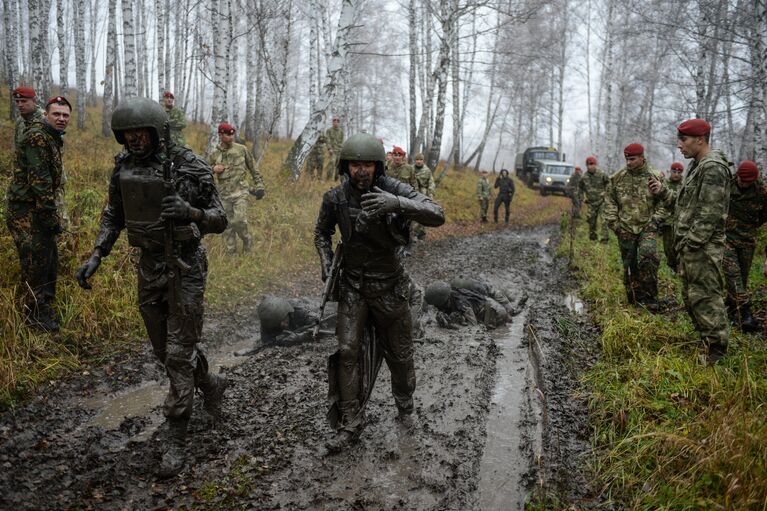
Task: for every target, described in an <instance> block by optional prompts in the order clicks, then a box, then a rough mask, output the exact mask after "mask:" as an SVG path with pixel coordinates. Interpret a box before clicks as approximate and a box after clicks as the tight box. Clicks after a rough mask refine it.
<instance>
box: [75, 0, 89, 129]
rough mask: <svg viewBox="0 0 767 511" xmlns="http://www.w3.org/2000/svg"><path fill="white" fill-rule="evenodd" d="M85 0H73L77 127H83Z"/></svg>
mask: <svg viewBox="0 0 767 511" xmlns="http://www.w3.org/2000/svg"><path fill="white" fill-rule="evenodd" d="M85 1H86V0H74V6H75V13H74V22H75V83H76V84H77V129H80V130H81V129H84V128H85V97H86V90H85V83H86V76H85V75H86V72H87V68H86V65H85Z"/></svg>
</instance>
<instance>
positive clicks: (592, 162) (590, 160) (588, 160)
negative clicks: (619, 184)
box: [586, 156, 597, 165]
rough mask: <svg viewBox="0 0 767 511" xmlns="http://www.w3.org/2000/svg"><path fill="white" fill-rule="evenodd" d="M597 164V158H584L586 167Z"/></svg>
mask: <svg viewBox="0 0 767 511" xmlns="http://www.w3.org/2000/svg"><path fill="white" fill-rule="evenodd" d="M596 164H597V158H596V156H589V157H588V158H586V165H596Z"/></svg>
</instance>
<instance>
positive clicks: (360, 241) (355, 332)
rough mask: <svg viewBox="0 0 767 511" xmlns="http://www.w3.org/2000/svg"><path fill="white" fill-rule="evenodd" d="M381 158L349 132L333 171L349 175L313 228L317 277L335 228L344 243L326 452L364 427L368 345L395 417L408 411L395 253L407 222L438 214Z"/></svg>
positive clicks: (376, 147) (406, 335)
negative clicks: (384, 375)
mask: <svg viewBox="0 0 767 511" xmlns="http://www.w3.org/2000/svg"><path fill="white" fill-rule="evenodd" d="M385 159H386V152H385V151H384V147H383V145H382V144H381V142H380V141H379V140H377V139H376V138H375V137H373V136H372V135H368V134H365V133H360V134H356V135H353V136H351V137H350V138H349V139H348V140H347V141H346V142H345V143H344V144H343V147H342V148H341V154H340V158H339V162H338V172H339V174H342V175H346V176H347V177H348V179H345V180H344V182H343V183H342V184H341V185H340V186H338V187H336V188H334V189H332V190H330V191H329V192H327V193H326V194H325V195H324V197H323V199H322V206H321V207H320V212H319V215H318V218H317V225H316V228H315V233H314V244H315V246H316V247H317V252H318V253H319V257H320V262H321V269H322V278H323V281H324V280H326V279H327V278H328V277H329V276H330V275H329V273H330V270H331V268H332V259H333V244H332V241H333V235H334V234H335V232H336V226H338V228H339V231H340V233H341V240H342V241H343V245H342V249H341V256H342V262H341V264H340V275H339V276H338V280H337V293H338V294H337V296H338V321H337V325H336V336H337V337H338V351H337V352H336V354H335V355H333V356H332V357H331V363H330V364H329V368H330V374H329V378H328V379H329V384H330V390H331V392H330V393H329V394H330V395H331V398H332V402H333V404H332V406H331V412H332V411H333V410H335V411H336V412H337V413H334V414H332V415H329V417H331V425H333V427H334V428H335V429H336V435H335V436H334V437H333V438H332V439H331V440H330V441H328V442H327V443H326V447H327V449H328V451H329V452H331V453H332V452H338V451H341V450H343V449H345V448H346V447H348V446H349V445H350V444H352V443H353V442H355V441H356V440H357V438H358V437H359V435H360V434H361V432H362V429H363V427H364V408H365V403H366V401H367V398H368V397H369V390H370V387H371V386H372V382H373V381H374V378H375V373H374V372H373V379H372V380H369V379H368V378H364V377H363V375H370V371H369V368H370V366H371V365H373V366H374V367H377V363H374V364H366V363H363V361H364V360H368V358H367V357H366V354H368V353H370V350H369V349H368V348H370V349H372V350H373V352H374V353H376V352H377V353H383V355H382V356H383V358H384V359H385V360H386V363H387V365H388V366H389V370H390V372H391V381H392V393H393V394H394V401H395V403H396V405H397V409H398V411H399V414H400V417H401V418H402V419H403V420H408V419H407V417H408V416H409V415H410V414H412V413H413V409H414V405H413V392H414V391H415V367H414V363H413V332H412V321H413V320H412V317H411V310H410V307H409V303H408V298H409V293H410V277H409V276H408V274H407V272H406V271H405V268H404V267H403V265H402V261H401V259H400V257H398V255H397V251H398V249H399V247H401V246H403V245H405V244H407V243H408V241H409V239H410V227H411V223H412V222H414V221H415V222H419V223H420V224H422V225H425V226H429V227H437V226H440V225H442V224H443V223H444V221H445V215H444V212H443V211H442V208H441V207H440V206H439V205H437V204H436V203H435V202H434V201H432V200H431V199H430V198H429V197H427V196H425V195H423V194H421V193H418V192H417V191H416V190H414V189H413V188H412V187H411V186H410V185H408V184H406V183H402V182H400V181H398V180H396V179H393V178H391V177H388V176H386V175H385V170H384V161H385ZM371 339H372V340H373V341H372V344H369V342H370V340H371ZM377 360H378V361H379V362H378V363H380V358H378V359H377ZM334 361H335V362H334ZM333 417H335V418H333Z"/></svg>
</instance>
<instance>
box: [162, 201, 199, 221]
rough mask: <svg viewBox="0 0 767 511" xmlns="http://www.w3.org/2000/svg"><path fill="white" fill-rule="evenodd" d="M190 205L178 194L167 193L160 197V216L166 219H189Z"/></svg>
mask: <svg viewBox="0 0 767 511" xmlns="http://www.w3.org/2000/svg"><path fill="white" fill-rule="evenodd" d="M191 214H192V206H190V205H189V203H188V202H187V201H185V200H184V199H182V198H181V197H179V196H178V195H168V196H165V197H163V198H162V213H161V214H160V218H162V219H163V220H167V219H168V218H171V219H173V220H189V218H190V216H191Z"/></svg>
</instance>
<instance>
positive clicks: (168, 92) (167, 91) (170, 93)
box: [162, 90, 176, 99]
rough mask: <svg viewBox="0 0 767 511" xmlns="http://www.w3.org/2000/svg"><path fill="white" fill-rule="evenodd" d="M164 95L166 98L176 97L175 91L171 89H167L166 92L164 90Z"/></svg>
mask: <svg viewBox="0 0 767 511" xmlns="http://www.w3.org/2000/svg"><path fill="white" fill-rule="evenodd" d="M162 97H164V98H173V99H175V98H176V96H174V95H173V93H172V92H171V91H169V90H166V91H165V92H163V93H162Z"/></svg>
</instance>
